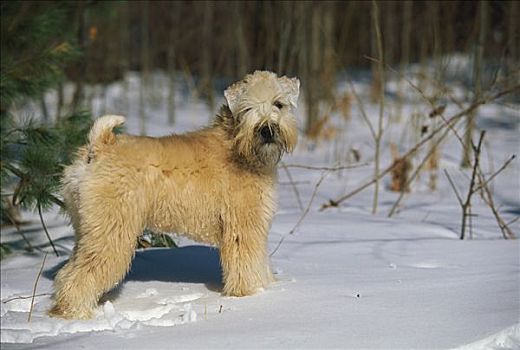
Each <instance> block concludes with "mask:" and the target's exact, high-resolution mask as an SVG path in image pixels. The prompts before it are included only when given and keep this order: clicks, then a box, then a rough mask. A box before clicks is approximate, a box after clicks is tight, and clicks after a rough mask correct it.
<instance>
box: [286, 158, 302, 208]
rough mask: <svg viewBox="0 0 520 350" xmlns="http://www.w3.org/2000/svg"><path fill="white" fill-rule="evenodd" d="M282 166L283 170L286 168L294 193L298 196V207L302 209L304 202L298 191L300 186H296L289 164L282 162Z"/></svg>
mask: <svg viewBox="0 0 520 350" xmlns="http://www.w3.org/2000/svg"><path fill="white" fill-rule="evenodd" d="M281 166H282V168H283V170H285V174H286V175H287V178H288V179H289V182H290V183H291V186H292V188H293V191H294V194H295V196H296V200H297V202H298V207H300V210H303V203H302V199H301V197H300V192H299V191H298V187H296V184H295V183H294V180H293V178H292V175H291V172H290V171H289V169H288V167H287V165H285V163H284V162H282V164H281Z"/></svg>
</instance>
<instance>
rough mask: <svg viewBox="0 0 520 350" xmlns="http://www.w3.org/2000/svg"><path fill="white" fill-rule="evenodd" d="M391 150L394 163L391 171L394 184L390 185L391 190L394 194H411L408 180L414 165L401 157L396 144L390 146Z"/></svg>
mask: <svg viewBox="0 0 520 350" xmlns="http://www.w3.org/2000/svg"><path fill="white" fill-rule="evenodd" d="M390 149H391V152H392V159H393V162H394V166H393V168H392V171H391V174H392V183H391V185H390V190H391V191H394V192H410V184H409V183H408V178H409V176H410V170H412V163H411V162H410V160H409V159H408V158H403V157H400V156H399V151H398V150H397V146H396V145H395V144H394V143H392V144H390Z"/></svg>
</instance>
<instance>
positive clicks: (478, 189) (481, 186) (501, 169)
mask: <svg viewBox="0 0 520 350" xmlns="http://www.w3.org/2000/svg"><path fill="white" fill-rule="evenodd" d="M515 158H516V155H514V154H513V155H512V156H511V157H509V159H508V160H507V161H506V162H505V163H504V164H502V166H501V167H500V168H499V169H498V170H497V171H495V172H494V173H493V174H492V175H491V176H490V177H489V178H488V179H486V180H485V181H484V182H481V183H480V184H479V185H478V186H477V187H476V188H475V189H474V191H475V192H477V191H480V190H481V189H483V188H484V187H485V186H487V185H488V184H489V183H490V182H491V181H493V180H494V179H495V177H496V176H497V175H498V174H500V173H501V172H502V171H503V170H504V169H505V168H507V166H508V165H509V164H510V163H511V162H512V161H513V160H514V159H515Z"/></svg>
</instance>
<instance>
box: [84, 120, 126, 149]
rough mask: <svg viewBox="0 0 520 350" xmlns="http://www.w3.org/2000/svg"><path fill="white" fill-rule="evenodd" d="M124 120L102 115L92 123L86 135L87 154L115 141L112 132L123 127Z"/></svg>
mask: <svg viewBox="0 0 520 350" xmlns="http://www.w3.org/2000/svg"><path fill="white" fill-rule="evenodd" d="M125 120H126V118H125V117H123V116H120V115H104V116H102V117H99V118H98V119H96V121H95V122H94V125H93V126H92V129H90V133H89V134H88V149H89V153H93V152H94V151H95V150H96V149H98V148H99V147H100V146H103V145H109V144H112V143H114V142H115V141H116V135H114V133H113V132H112V129H114V128H115V127H117V126H120V125H123V124H124V122H125Z"/></svg>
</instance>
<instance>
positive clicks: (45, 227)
mask: <svg viewBox="0 0 520 350" xmlns="http://www.w3.org/2000/svg"><path fill="white" fill-rule="evenodd" d="M38 214H39V215H40V221H41V223H42V226H43V230H44V231H45V234H46V235H47V239H48V240H49V243H50V244H51V246H52V250H54V254H56V256H58V257H59V256H60V255H59V254H58V251H57V250H56V247H55V246H54V242H53V241H52V239H51V235H50V234H49V231H47V226H46V225H45V221H43V215H42V206H41V204H40V202H38Z"/></svg>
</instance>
